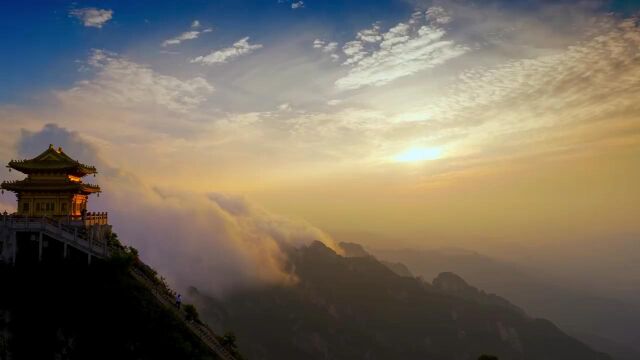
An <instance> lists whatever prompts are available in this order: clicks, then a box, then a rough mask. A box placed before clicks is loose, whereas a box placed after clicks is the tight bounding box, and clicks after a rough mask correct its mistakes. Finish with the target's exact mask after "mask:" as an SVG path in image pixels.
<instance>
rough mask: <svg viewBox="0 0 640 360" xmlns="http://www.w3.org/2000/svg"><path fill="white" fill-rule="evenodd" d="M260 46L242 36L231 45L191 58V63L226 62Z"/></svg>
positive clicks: (260, 46) (211, 63)
mask: <svg viewBox="0 0 640 360" xmlns="http://www.w3.org/2000/svg"><path fill="white" fill-rule="evenodd" d="M260 48H262V44H250V43H249V37H248V36H247V37H244V38H242V39H240V40H238V41H236V42H235V43H234V44H233V45H232V46H230V47H228V48H224V49H221V50H216V51H214V52H212V53H210V54H209V55H204V56H198V57H196V58H194V59H191V62H192V63H200V64H205V65H213V64H220V63H226V62H228V61H229V60H233V59H235V58H237V57H239V56H242V55H248V54H251V53H252V52H254V51H255V50H258V49H260Z"/></svg>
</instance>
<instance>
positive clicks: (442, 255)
mask: <svg viewBox="0 0 640 360" xmlns="http://www.w3.org/2000/svg"><path fill="white" fill-rule="evenodd" d="M361 248H362V251H365V252H366V250H365V249H364V248H363V247H361ZM372 253H374V254H375V256H377V257H379V258H380V259H384V260H385V261H388V262H396V263H402V264H405V265H406V266H407V267H408V269H409V270H410V271H411V272H412V273H414V274H416V275H418V276H421V277H424V278H432V277H434V276H436V275H437V274H439V273H441V272H447V271H449V272H454V273H456V274H458V275H460V276H462V277H463V278H464V279H466V280H468V281H469V282H471V283H473V284H474V285H476V286H478V287H480V288H482V289H484V290H485V291H488V292H491V293H496V294H500V295H501V296H503V297H505V298H507V299H509V300H510V301H512V302H514V303H516V304H518V305H519V306H522V307H524V308H525V309H527V312H528V313H530V314H532V315H534V316H539V317H544V318H548V319H550V320H552V321H553V322H554V323H556V324H558V325H559V326H560V328H562V329H564V330H566V331H567V332H569V333H570V334H572V335H574V336H575V337H577V338H578V339H580V340H582V341H584V342H585V343H587V344H589V345H590V346H592V347H593V348H595V349H598V350H600V351H603V352H607V353H609V354H611V355H614V357H615V359H620V360H630V359H640V346H638V344H639V343H640V332H638V329H640V306H638V305H637V304H634V303H629V302H624V301H620V300H617V299H614V298H611V297H607V294H603V295H599V294H594V293H593V292H589V291H585V290H582V289H579V288H575V287H574V286H572V285H573V284H567V283H563V282H561V281H559V280H557V279H548V278H545V277H544V276H543V275H540V274H539V273H540V272H539V271H536V270H535V269H528V268H524V267H522V266H518V265H516V264H512V263H509V262H505V261H500V260H496V259H493V258H490V257H488V256H484V255H482V254H479V253H477V252H473V251H466V250H461V249H432V250H417V249H401V250H373V251H372Z"/></svg>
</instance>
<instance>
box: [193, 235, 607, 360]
mask: <svg viewBox="0 0 640 360" xmlns="http://www.w3.org/2000/svg"><path fill="white" fill-rule="evenodd" d="M358 250H359V249H357V247H354V248H352V249H349V250H345V255H347V257H343V256H340V255H338V254H336V253H335V252H334V251H332V250H331V249H329V248H327V247H325V246H324V245H323V244H322V243H318V242H316V243H313V244H311V245H309V246H307V247H302V248H298V249H290V251H289V253H290V254H289V259H290V264H289V265H290V269H292V270H293V271H294V272H295V274H296V275H297V276H298V278H299V282H298V283H297V284H296V285H294V286H288V287H285V286H270V287H263V288H259V289H252V290H244V291H238V292H236V293H235V294H233V295H230V296H228V297H226V298H224V299H217V298H212V297H208V296H206V295H204V294H200V293H198V291H197V290H196V289H194V290H193V294H192V296H194V297H195V298H196V299H197V301H198V305H199V309H200V312H201V316H202V318H203V319H205V320H206V321H208V323H209V324H210V325H212V326H214V328H218V330H220V329H234V330H235V331H236V332H237V335H238V345H239V346H240V348H242V349H243V352H245V353H246V355H247V357H248V358H250V359H255V360H259V359H282V358H284V359H438V360H448V359H452V360H453V359H456V360H457V359H461V360H466V359H469V360H471V359H472V360H475V359H477V358H478V357H479V356H480V355H481V354H494V355H497V356H499V358H500V359H501V360H509V359H514V360H538V359H539V360H543V359H544V360H561V359H562V360H566V359H580V360H589V359H593V360H604V359H610V357H608V356H607V355H604V354H602V353H599V352H596V351H593V350H591V349H590V348H589V347H587V346H586V345H584V344H583V343H581V342H580V341H578V340H576V339H574V338H572V337H570V336H568V335H566V334H565V333H563V332H562V331H560V330H559V329H558V328H557V327H556V326H555V325H553V324H552V323H551V322H549V321H547V320H541V319H534V318H531V317H529V316H527V315H526V314H524V312H523V311H522V310H520V309H519V308H517V307H516V306H514V305H512V304H511V303H509V302H508V301H506V300H505V299H502V298H500V297H498V296H495V295H488V294H485V293H484V292H482V291H480V290H478V289H476V288H474V287H472V286H470V285H468V284H467V283H466V282H465V281H464V280H463V279H462V278H460V277H459V276H457V275H455V274H451V273H447V274H442V275H440V276H438V277H437V278H436V280H435V281H434V284H433V285H431V284H429V283H427V282H425V281H422V280H421V279H418V278H413V277H407V276H400V275H397V274H396V273H395V272H393V271H391V270H390V269H389V268H388V267H387V266H385V265H384V264H383V263H381V262H380V261H378V260H377V259H376V258H374V257H372V256H369V255H368V254H367V253H366V252H364V253H363V252H360V253H359V255H362V256H356V257H348V255H354V252H357V251H358Z"/></svg>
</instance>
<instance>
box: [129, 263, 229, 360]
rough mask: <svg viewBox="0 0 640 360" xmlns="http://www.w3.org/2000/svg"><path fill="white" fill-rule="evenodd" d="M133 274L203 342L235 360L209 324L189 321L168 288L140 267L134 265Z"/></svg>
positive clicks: (223, 356)
mask: <svg viewBox="0 0 640 360" xmlns="http://www.w3.org/2000/svg"><path fill="white" fill-rule="evenodd" d="M131 275H133V277H134V278H135V279H136V280H138V281H139V282H140V283H141V284H143V285H144V286H145V287H146V288H147V289H149V291H151V293H152V294H153V295H154V296H155V297H156V299H158V301H159V302H160V303H161V304H162V305H164V306H165V307H166V308H167V309H169V310H170V311H172V312H173V313H174V314H176V315H177V316H178V318H180V319H181V320H182V321H183V322H184V324H185V325H186V326H187V327H188V328H189V330H191V331H192V332H193V333H194V334H196V335H197V336H198V338H200V340H202V342H203V343H204V344H205V345H207V347H209V348H210V349H211V350H212V351H213V352H214V353H215V354H216V355H218V357H220V359H223V360H235V358H234V357H233V355H231V353H229V351H227V349H225V347H224V346H222V344H220V342H219V341H218V339H217V338H216V335H215V334H214V332H213V331H212V330H211V329H209V327H208V326H206V325H204V324H200V323H197V322H195V321H188V320H187V314H186V312H185V311H184V310H182V309H178V308H176V306H175V302H174V298H173V296H172V295H171V294H170V293H169V292H168V291H167V289H166V288H163V287H161V286H159V285H157V284H156V283H154V282H153V281H152V280H151V279H149V278H148V277H147V276H146V275H145V274H144V273H143V272H142V271H140V270H139V269H137V268H135V267H132V268H131Z"/></svg>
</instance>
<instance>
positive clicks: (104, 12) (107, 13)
mask: <svg viewBox="0 0 640 360" xmlns="http://www.w3.org/2000/svg"><path fill="white" fill-rule="evenodd" d="M69 15H70V16H73V17H75V18H78V19H80V20H81V21H82V23H83V24H84V26H86V27H94V28H98V29H99V28H101V27H102V26H103V25H104V24H106V23H107V22H108V21H109V20H111V18H112V17H113V10H108V9H98V8H94V7H87V8H82V9H72V10H71V11H69Z"/></svg>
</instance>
